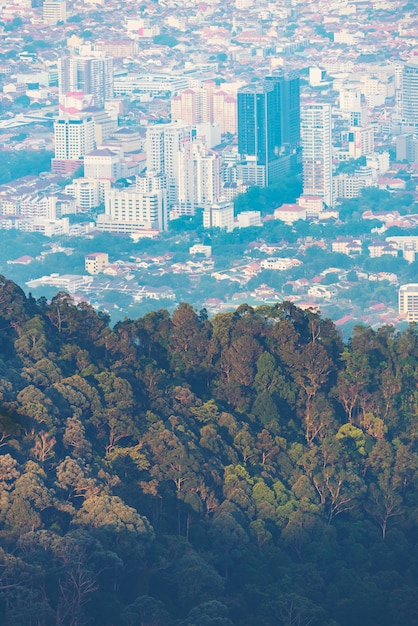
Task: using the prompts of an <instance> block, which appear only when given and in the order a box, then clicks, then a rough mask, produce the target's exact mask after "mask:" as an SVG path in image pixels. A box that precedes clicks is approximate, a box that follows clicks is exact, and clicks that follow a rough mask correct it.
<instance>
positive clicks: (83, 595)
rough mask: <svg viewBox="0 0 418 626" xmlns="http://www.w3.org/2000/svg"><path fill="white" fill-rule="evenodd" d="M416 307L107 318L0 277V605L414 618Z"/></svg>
mask: <svg viewBox="0 0 418 626" xmlns="http://www.w3.org/2000/svg"><path fill="white" fill-rule="evenodd" d="M417 357H418V329H417V327H416V326H415V325H411V326H410V327H409V328H408V329H407V330H405V331H404V332H402V333H398V332H396V331H395V330H394V329H393V328H392V327H383V328H381V329H379V330H377V331H374V330H372V329H371V328H367V327H356V328H355V329H354V332H353V335H352V338H351V340H350V342H349V343H348V344H347V345H343V343H342V341H341V339H340V337H339V335H338V332H337V331H336V328H335V327H334V325H333V323H332V322H331V321H330V320H328V319H322V318H321V317H320V316H318V315H316V314H314V313H312V312H303V311H301V310H299V309H297V308H295V307H294V306H293V305H291V304H290V303H284V304H280V305H275V306H272V307H270V306H266V307H261V308H257V309H252V308H250V307H248V306H246V305H243V306H241V307H239V308H238V309H237V310H236V311H235V312H234V313H224V314H219V315H217V316H216V317H214V318H212V319H208V318H207V316H206V314H205V312H204V311H202V312H200V313H198V312H196V311H195V310H194V309H193V308H192V307H191V306H189V305H187V304H182V305H180V306H179V307H178V309H177V310H176V311H175V312H174V313H173V314H172V315H170V314H169V313H168V312H167V311H164V310H160V311H156V312H153V313H149V314H147V315H146V316H145V317H143V318H140V319H137V320H125V321H124V322H121V323H118V324H117V325H116V326H115V327H114V328H113V329H112V328H111V327H110V325H109V320H108V319H107V317H106V316H104V315H103V314H97V313H96V312H95V311H94V310H93V309H92V308H91V307H90V306H88V305H83V304H80V305H77V306H76V305H75V304H74V303H73V302H72V300H71V299H70V297H69V296H68V295H66V294H63V293H59V294H57V295H56V297H54V298H53V300H52V301H51V302H47V301H46V300H40V301H35V300H34V299H33V298H30V297H29V298H27V297H26V296H25V294H24V293H23V291H22V290H21V289H20V288H19V287H18V286H16V285H15V284H14V283H12V282H11V281H9V280H7V279H6V278H4V277H0V370H1V371H0V402H1V405H0V409H1V410H0V443H1V447H0V482H1V489H0V623H1V624H4V625H5V626H56V625H62V626H67V625H68V626H82V625H86V626H87V625H94V626H119V625H120V626H231V625H235V626H259V625H260V626H261V625H263V626H280V625H283V626H308V625H311V626H315V625H320V626H322V625H324V626H349V625H356V626H358V625H367V626H374V625H375V626H397V625H399V626H400V625H402V626H406V625H411V626H412V625H416V624H418V548H417V515H418V495H417V483H418V449H417V445H416V442H417V437H418V422H417V408H418V394H417V382H418V370H417V363H418V360H417Z"/></svg>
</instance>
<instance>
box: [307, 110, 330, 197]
mask: <svg viewBox="0 0 418 626" xmlns="http://www.w3.org/2000/svg"><path fill="white" fill-rule="evenodd" d="M300 130H301V142H302V165H303V193H304V194H305V195H314V196H321V197H322V198H323V199H324V202H325V204H326V205H327V206H333V202H334V201H333V187H332V117H331V105H330V104H315V103H312V104H306V105H304V106H302V107H301V129H300Z"/></svg>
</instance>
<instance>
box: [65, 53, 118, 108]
mask: <svg viewBox="0 0 418 626" xmlns="http://www.w3.org/2000/svg"><path fill="white" fill-rule="evenodd" d="M113 82H114V81H113V59H112V58H111V57H88V56H70V57H64V58H61V59H59V60H58V86H59V93H60V95H65V94H67V93H69V92H77V91H82V92H84V93H86V94H91V95H92V96H93V98H94V104H95V105H96V106H98V107H103V106H104V103H105V100H110V99H111V98H113Z"/></svg>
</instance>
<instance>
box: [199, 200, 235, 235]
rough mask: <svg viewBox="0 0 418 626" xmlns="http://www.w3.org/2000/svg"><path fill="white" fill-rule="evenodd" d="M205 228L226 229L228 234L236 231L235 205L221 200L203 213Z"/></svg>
mask: <svg viewBox="0 0 418 626" xmlns="http://www.w3.org/2000/svg"><path fill="white" fill-rule="evenodd" d="M203 227H204V228H222V229H223V228H224V229H226V230H227V231H228V232H231V231H232V230H233V229H234V205H233V204H232V202H228V201H227V200H221V201H220V202H217V203H215V204H213V205H211V206H208V207H206V208H205V210H204V211H203Z"/></svg>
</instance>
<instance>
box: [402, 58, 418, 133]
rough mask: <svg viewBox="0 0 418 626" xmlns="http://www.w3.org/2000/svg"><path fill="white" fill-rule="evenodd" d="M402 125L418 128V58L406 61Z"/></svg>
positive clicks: (410, 128)
mask: <svg viewBox="0 0 418 626" xmlns="http://www.w3.org/2000/svg"><path fill="white" fill-rule="evenodd" d="M402 126H403V128H405V130H406V131H407V132H408V130H410V131H414V130H418V59H415V58H414V59H413V60H411V61H410V62H409V63H406V64H405V66H404V68H403V74H402Z"/></svg>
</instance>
